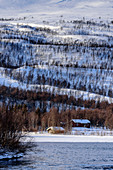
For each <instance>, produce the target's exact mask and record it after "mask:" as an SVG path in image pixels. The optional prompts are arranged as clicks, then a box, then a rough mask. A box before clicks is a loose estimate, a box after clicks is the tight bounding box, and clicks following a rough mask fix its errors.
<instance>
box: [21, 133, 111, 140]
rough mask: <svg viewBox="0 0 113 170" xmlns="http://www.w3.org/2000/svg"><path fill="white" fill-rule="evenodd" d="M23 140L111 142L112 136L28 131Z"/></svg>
mask: <svg viewBox="0 0 113 170" xmlns="http://www.w3.org/2000/svg"><path fill="white" fill-rule="evenodd" d="M24 142H113V136H97V135H96V136H93V135H92V136H91V135H90V136H84V135H53V134H52V135H51V134H38V133H28V136H27V137H26V138H25V139H24Z"/></svg>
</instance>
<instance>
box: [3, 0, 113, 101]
mask: <svg viewBox="0 0 113 170" xmlns="http://www.w3.org/2000/svg"><path fill="white" fill-rule="evenodd" d="M0 11H1V18H0V85H1V86H2V85H4V86H7V87H11V88H12V87H18V88H19V89H24V90H32V91H36V92H39V91H41V92H43V91H44V92H49V93H51V94H60V95H68V96H74V97H75V98H80V97H81V98H83V99H84V100H85V99H86V100H87V99H94V100H96V101H97V100H107V101H108V102H112V101H113V99H112V98H113V92H112V91H113V82H112V80H113V17H112V13H113V1H112V0H108V1H105V0H95V1H89V0H79V1H78V0H76V1H75V0H38V1H37V0H23V1H19V0H13V1H12V0H7V1H6V0H0Z"/></svg>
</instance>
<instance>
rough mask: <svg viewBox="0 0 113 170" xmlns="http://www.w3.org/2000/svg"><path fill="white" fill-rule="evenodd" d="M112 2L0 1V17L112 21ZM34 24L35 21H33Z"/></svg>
mask: <svg viewBox="0 0 113 170" xmlns="http://www.w3.org/2000/svg"><path fill="white" fill-rule="evenodd" d="M112 13H113V1H112V0H108V1H106V0H76V1H75V0H22V1H20V0H0V14H1V17H3V16H7V17H9V16H10V17H11V16H13V17H14V16H15V17H17V16H31V15H32V16H33V17H35V18H37V20H40V19H42V18H43V19H44V18H45V19H53V20H54V19H55V18H56V19H57V18H58V17H59V16H61V15H63V16H64V17H65V18H67V19H70V18H71V19H74V18H75V17H76V18H77V17H78V18H81V17H88V18H90V17H91V18H98V17H102V18H106V19H108V18H110V19H112V18H113V17H112ZM35 22H36V21H35Z"/></svg>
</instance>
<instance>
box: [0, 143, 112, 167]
mask: <svg viewBox="0 0 113 170" xmlns="http://www.w3.org/2000/svg"><path fill="white" fill-rule="evenodd" d="M0 169H27V170H29V169H38V170H81V169H86V170H87V169H88V170H90V169H91V170H92V169H99V170H100V169H113V143H109V142H108V143H104V142H102V143H101V142H90V143H89V142H82V143H81V142H75V143H73V142H42V143H41V142H39V143H36V142H35V143H34V146H33V148H32V149H31V150H29V151H27V153H26V154H25V155H24V157H23V158H21V159H19V160H18V161H13V162H12V161H9V162H8V161H7V162H5V163H4V162H0Z"/></svg>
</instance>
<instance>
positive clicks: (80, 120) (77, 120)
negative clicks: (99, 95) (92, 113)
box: [72, 119, 91, 124]
mask: <svg viewBox="0 0 113 170" xmlns="http://www.w3.org/2000/svg"><path fill="white" fill-rule="evenodd" d="M72 121H73V122H74V123H81V124H87V123H91V122H90V121H89V120H88V119H72Z"/></svg>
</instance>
